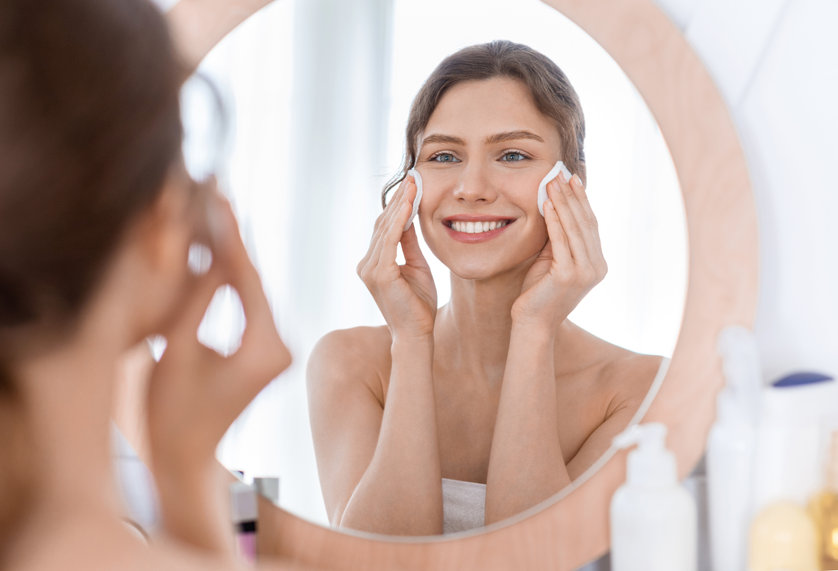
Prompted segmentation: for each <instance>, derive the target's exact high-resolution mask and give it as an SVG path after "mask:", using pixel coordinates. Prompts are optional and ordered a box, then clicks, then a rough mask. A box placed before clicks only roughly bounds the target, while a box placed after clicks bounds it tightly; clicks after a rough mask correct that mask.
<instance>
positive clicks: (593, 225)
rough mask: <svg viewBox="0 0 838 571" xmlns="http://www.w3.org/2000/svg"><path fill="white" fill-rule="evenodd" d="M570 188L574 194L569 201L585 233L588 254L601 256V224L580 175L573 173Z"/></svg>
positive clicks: (594, 257)
mask: <svg viewBox="0 0 838 571" xmlns="http://www.w3.org/2000/svg"><path fill="white" fill-rule="evenodd" d="M570 188H571V190H572V191H573V194H572V195H569V196H568V198H569V203H570V205H571V208H572V209H573V211H574V214H575V215H576V219H577V220H578V221H579V223H580V226H581V228H582V230H583V231H584V233H585V238H586V244H587V246H588V256H589V257H590V258H591V259H592V260H593V259H596V258H597V257H601V256H602V244H601V242H600V236H599V224H598V222H597V219H596V216H595V215H594V211H593V208H592V207H591V203H590V201H589V200H588V196H587V193H586V192H585V185H584V184H583V183H582V179H581V178H579V175H573V177H572V178H571V179H570Z"/></svg>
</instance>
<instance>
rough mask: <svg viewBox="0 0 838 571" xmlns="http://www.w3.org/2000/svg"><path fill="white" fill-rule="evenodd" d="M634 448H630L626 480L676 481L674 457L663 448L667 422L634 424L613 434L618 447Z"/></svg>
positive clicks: (664, 483) (661, 483)
mask: <svg viewBox="0 0 838 571" xmlns="http://www.w3.org/2000/svg"><path fill="white" fill-rule="evenodd" d="M635 444H637V445H638V446H637V450H633V451H631V452H629V455H628V462H627V464H626V480H627V481H628V483H630V484H637V485H640V486H649V487H657V486H671V485H674V484H677V483H678V470H677V467H676V465H675V457H674V456H673V455H672V453H671V452H670V451H669V450H667V449H666V426H665V425H663V424H661V423H659V422H650V423H648V424H635V425H633V426H630V427H628V428H627V429H626V430H624V431H623V432H621V433H620V434H618V435H617V436H616V437H615V438H614V445H615V446H616V447H617V448H629V447H630V446H634V445H635Z"/></svg>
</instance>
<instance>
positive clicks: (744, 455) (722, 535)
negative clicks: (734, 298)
mask: <svg viewBox="0 0 838 571" xmlns="http://www.w3.org/2000/svg"><path fill="white" fill-rule="evenodd" d="M718 351H719V354H720V355H721V357H722V365H723V370H724V376H725V381H726V384H725V387H724V388H723V389H722V390H721V391H720V392H719V395H718V397H717V400H716V420H715V422H714V424H713V427H712V428H711V429H710V435H709V437H708V440H707V453H706V454H707V455H706V462H707V492H708V494H707V495H708V516H709V532H710V557H711V561H712V567H713V570H714V571H742V570H743V569H745V565H746V562H747V545H748V528H749V526H750V523H751V518H752V516H753V506H752V489H753V463H754V461H753V457H754V448H755V438H756V436H755V435H756V422H757V407H758V405H759V391H760V388H761V385H762V382H761V373H760V364H759V352H758V348H757V343H756V339H755V338H754V336H753V334H752V333H751V332H750V331H749V330H747V329H745V328H743V327H738V326H735V327H728V328H726V329H725V330H723V331H722V332H721V334H720V335H719V341H718Z"/></svg>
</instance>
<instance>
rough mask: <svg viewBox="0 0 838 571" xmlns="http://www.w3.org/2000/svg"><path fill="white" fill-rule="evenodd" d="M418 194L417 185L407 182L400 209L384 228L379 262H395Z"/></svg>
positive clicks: (399, 205)
mask: <svg viewBox="0 0 838 571" xmlns="http://www.w3.org/2000/svg"><path fill="white" fill-rule="evenodd" d="M415 196H416V185H415V184H414V183H413V182H412V180H411V182H410V183H408V184H407V187H406V189H405V193H404V194H403V195H402V197H401V199H400V203H399V204H398V209H397V210H394V212H393V216H392V218H390V220H388V221H387V226H386V227H384V228H383V232H384V233H383V235H382V239H381V242H380V244H381V245H380V248H379V250H378V263H379V264H387V263H395V261H396V253H397V252H398V244H399V242H400V241H401V239H402V235H403V234H404V231H405V230H404V227H405V224H407V220H408V218H410V213H411V211H412V209H413V198H414V197H415Z"/></svg>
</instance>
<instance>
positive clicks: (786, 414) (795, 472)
mask: <svg viewBox="0 0 838 571" xmlns="http://www.w3.org/2000/svg"><path fill="white" fill-rule="evenodd" d="M836 413H838V383H836V382H835V381H834V380H833V379H832V378H831V377H830V376H828V375H824V374H820V373H811V372H807V373H795V374H792V375H787V376H785V377H783V378H781V379H780V380H778V381H777V382H775V383H773V384H772V385H771V386H768V387H765V388H763V389H762V395H761V398H760V412H759V422H758V425H757V437H756V451H755V453H754V480H753V481H754V484H753V494H754V513H755V514H756V513H758V512H759V511H760V510H761V509H762V508H764V507H766V506H768V505H770V504H773V503H776V502H778V501H782V500H790V501H793V502H795V503H797V504H798V505H800V506H805V505H807V504H808V503H809V501H810V500H811V498H812V497H813V496H815V495H816V494H817V493H819V492H820V491H821V490H822V489H823V471H822V470H823V448H822V446H823V423H824V422H826V421H827V420H828V419H830V418H834V417H835V416H836Z"/></svg>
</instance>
